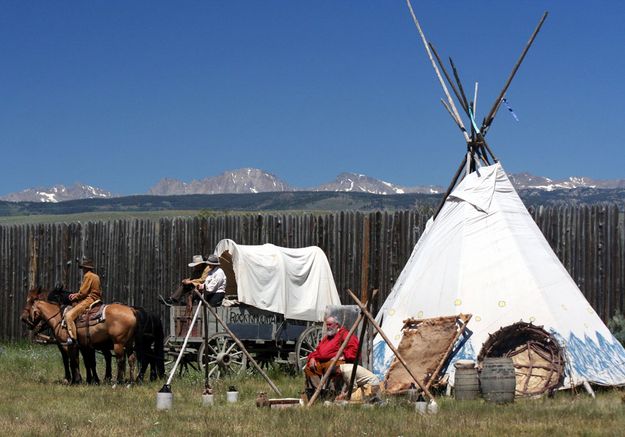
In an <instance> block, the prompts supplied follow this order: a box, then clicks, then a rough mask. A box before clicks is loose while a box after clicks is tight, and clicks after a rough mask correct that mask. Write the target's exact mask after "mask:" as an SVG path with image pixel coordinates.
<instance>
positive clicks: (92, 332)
mask: <svg viewBox="0 0 625 437" xmlns="http://www.w3.org/2000/svg"><path fill="white" fill-rule="evenodd" d="M138 311H139V310H137V309H134V308H131V307H129V306H126V305H122V304H110V305H107V306H106V316H105V319H104V321H102V322H101V323H99V324H97V325H94V326H89V327H81V328H78V329H77V336H78V344H79V345H80V347H81V349H83V350H84V349H85V348H90V349H93V348H96V349H101V350H104V349H106V350H109V349H110V348H112V349H113V351H114V353H115V357H116V359H117V381H118V382H122V381H123V379H124V374H125V368H126V356H128V357H129V359H128V361H129V363H130V379H131V380H132V379H133V376H134V375H133V372H134V355H132V352H133V348H134V334H135V330H136V328H137V316H136V315H137V312H138ZM22 320H23V321H24V322H25V323H26V324H27V325H29V326H30V327H33V328H35V329H38V328H37V327H38V326H41V324H43V323H45V324H47V325H48V326H49V327H50V328H51V329H52V332H53V335H54V337H55V339H56V341H57V342H58V343H59V345H60V349H62V353H63V352H65V354H68V355H69V368H70V381H71V382H72V383H80V382H81V381H82V378H81V376H80V369H79V367H78V351H77V350H76V348H68V347H67V346H66V342H67V330H66V329H65V328H63V327H62V325H61V322H62V320H63V316H62V314H61V306H60V305H58V304H57V303H53V302H48V301H46V300H43V299H42V297H41V294H40V293H38V292H37V291H35V290H31V291H30V292H29V293H28V296H27V301H26V306H25V307H24V310H23V312H22ZM86 361H89V362H90V364H91V356H89V358H88V359H87V360H86ZM93 363H95V355H94V356H93ZM86 365H87V363H86ZM96 375H97V374H96ZM67 376H68V375H67V372H66V377H67Z"/></svg>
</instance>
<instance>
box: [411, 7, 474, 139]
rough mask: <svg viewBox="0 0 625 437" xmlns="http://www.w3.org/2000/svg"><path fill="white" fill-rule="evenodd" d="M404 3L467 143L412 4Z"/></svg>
mask: <svg viewBox="0 0 625 437" xmlns="http://www.w3.org/2000/svg"><path fill="white" fill-rule="evenodd" d="M406 3H407V5H408V9H409V10H410V15H412V21H414V24H415V26H416V27H417V30H418V31H419V35H420V36H421V41H423V45H424V46H425V51H426V52H427V54H428V57H429V58H430V62H431V63H432V67H433V68H434V72H435V73H436V77H437V78H438V81H439V82H440V84H441V87H442V88H443V92H444V93H445V96H446V97H447V103H448V104H449V107H450V108H451V110H452V112H453V113H454V116H455V118H456V119H457V120H459V122H460V125H461V126H462V133H463V134H464V139H465V140H466V142H467V143H468V142H470V141H471V138H470V137H469V134H468V133H467V130H466V128H465V127H464V125H463V124H462V120H461V118H460V114H459V113H458V110H457V109H456V105H455V104H454V101H453V99H452V98H451V95H450V94H449V91H448V90H447V86H446V85H445V81H444V80H443V77H442V76H441V73H440V71H439V70H438V66H437V65H436V61H434V57H433V56H432V52H431V51H430V47H429V46H428V41H427V39H426V38H425V34H424V33H423V30H421V25H420V24H419V20H417V16H416V15H415V13H414V11H413V10H412V4H411V3H410V0H406Z"/></svg>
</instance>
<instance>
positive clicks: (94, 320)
mask: <svg viewBox="0 0 625 437" xmlns="http://www.w3.org/2000/svg"><path fill="white" fill-rule="evenodd" d="M107 306H108V305H104V304H103V303H102V301H101V300H96V301H95V302H93V303H92V304H91V305H89V308H87V311H85V312H84V313H82V314H81V315H80V316H78V318H77V319H76V320H75V322H74V323H75V324H76V329H78V328H84V327H87V326H94V325H97V324H99V323H102V322H104V321H105V320H106V307H107ZM69 308H71V307H70V306H67V307H65V308H64V309H63V319H65V313H66V312H67V310H68V309H69Z"/></svg>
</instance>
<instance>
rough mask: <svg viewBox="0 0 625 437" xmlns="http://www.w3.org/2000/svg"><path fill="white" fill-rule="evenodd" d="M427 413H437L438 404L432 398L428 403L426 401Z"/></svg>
mask: <svg viewBox="0 0 625 437" xmlns="http://www.w3.org/2000/svg"><path fill="white" fill-rule="evenodd" d="M427 410H428V413H430V414H436V413H438V404H437V403H436V401H435V400H434V399H432V400H431V401H430V402H429V403H428V408H427Z"/></svg>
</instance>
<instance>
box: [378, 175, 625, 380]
mask: <svg viewBox="0 0 625 437" xmlns="http://www.w3.org/2000/svg"><path fill="white" fill-rule="evenodd" d="M459 313H465V314H466V313H469V314H473V319H472V320H471V321H470V322H469V325H468V329H469V330H470V331H472V335H471V336H470V338H469V340H468V341H467V342H466V343H465V344H464V346H463V347H462V349H461V351H460V352H459V354H458V355H456V357H455V358H454V360H456V359H460V358H470V359H475V358H476V356H477V354H478V353H479V352H480V349H481V347H482V345H483V343H484V341H485V340H486V339H487V338H488V334H490V333H494V332H495V331H497V330H498V329H500V328H501V327H504V326H508V325H511V324H513V323H516V322H519V321H524V322H531V323H534V324H535V325H542V326H543V327H544V328H545V329H546V330H547V331H549V332H551V333H552V334H554V336H555V337H556V338H557V339H558V341H559V342H560V345H561V346H562V347H564V352H565V357H566V361H567V363H566V370H565V371H566V379H565V381H564V386H565V387H570V386H571V385H579V384H581V383H583V382H584V381H588V382H591V383H596V384H601V385H622V384H625V349H623V347H622V346H621V344H620V343H619V342H618V341H617V340H616V339H615V338H614V337H613V336H612V334H611V333H610V331H609V330H608V328H607V327H606V326H605V324H604V323H603V321H602V320H601V319H600V318H599V317H598V315H597V314H596V313H595V311H594V310H593V309H592V307H591V306H590V304H589V303H588V301H587V300H586V299H585V298H584V296H583V294H582V293H581V291H580V290H579V288H578V287H577V285H576V284H575V282H574V281H573V279H572V278H571V277H570V275H569V274H568V272H567V271H566V269H565V268H564V266H563V265H562V264H561V263H560V261H559V260H558V258H557V256H556V255H555V253H554V252H553V250H552V249H551V247H550V246H549V244H548V242H547V241H546V239H545V238H544V236H543V235H542V233H541V231H540V229H539V228H538V226H537V225H536V224H535V223H534V220H533V219H532V217H531V216H530V215H529V213H528V212H527V209H526V208H525V206H524V205H523V202H522V201H521V199H520V198H519V196H518V194H517V193H516V191H515V190H514V188H513V187H512V184H511V183H510V181H509V180H508V177H507V175H506V173H505V172H504V170H503V168H502V167H501V165H500V164H494V165H489V166H485V167H482V168H479V169H478V170H477V171H475V172H473V173H470V174H468V175H466V177H465V178H464V179H463V180H462V182H460V183H459V184H458V186H457V187H456V188H455V189H454V190H453V192H452V193H451V194H450V195H449V196H448V197H447V199H446V201H445V203H444V205H443V207H442V209H441V210H440V213H439V214H438V216H437V217H436V220H435V221H432V220H430V222H429V223H428V225H427V226H426V230H425V232H424V234H423V235H422V236H421V238H420V239H419V241H418V243H417V245H416V246H415V248H414V250H413V252H412V255H411V256H410V259H409V260H408V262H407V264H406V266H405V268H404V270H403V271H402V273H401V274H400V276H399V278H398V280H397V282H396V284H395V286H394V287H393V290H392V291H391V293H390V295H389V297H388V298H387V300H386V302H385V303H384V305H383V307H382V309H381V311H380V313H379V315H378V320H379V321H380V322H381V325H382V329H383V331H384V332H385V333H386V334H387V336H388V337H389V338H390V339H391V340H392V341H393V343H394V345H395V346H397V344H398V343H399V340H400V336H401V331H400V330H401V327H402V326H403V323H402V321H403V320H405V319H406V318H409V317H416V318H429V317H437V316H448V315H453V314H459ZM373 355H374V369H375V371H376V373H378V374H380V375H382V374H384V373H385V371H386V370H387V369H388V366H389V365H390V363H391V361H392V358H393V354H392V353H391V351H390V349H389V347H388V346H387V345H386V344H385V342H384V341H383V340H382V339H381V338H379V336H378V337H377V338H376V339H375V340H374V352H373ZM448 369H449V370H451V369H453V366H449V367H448ZM452 376H453V375H452Z"/></svg>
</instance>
